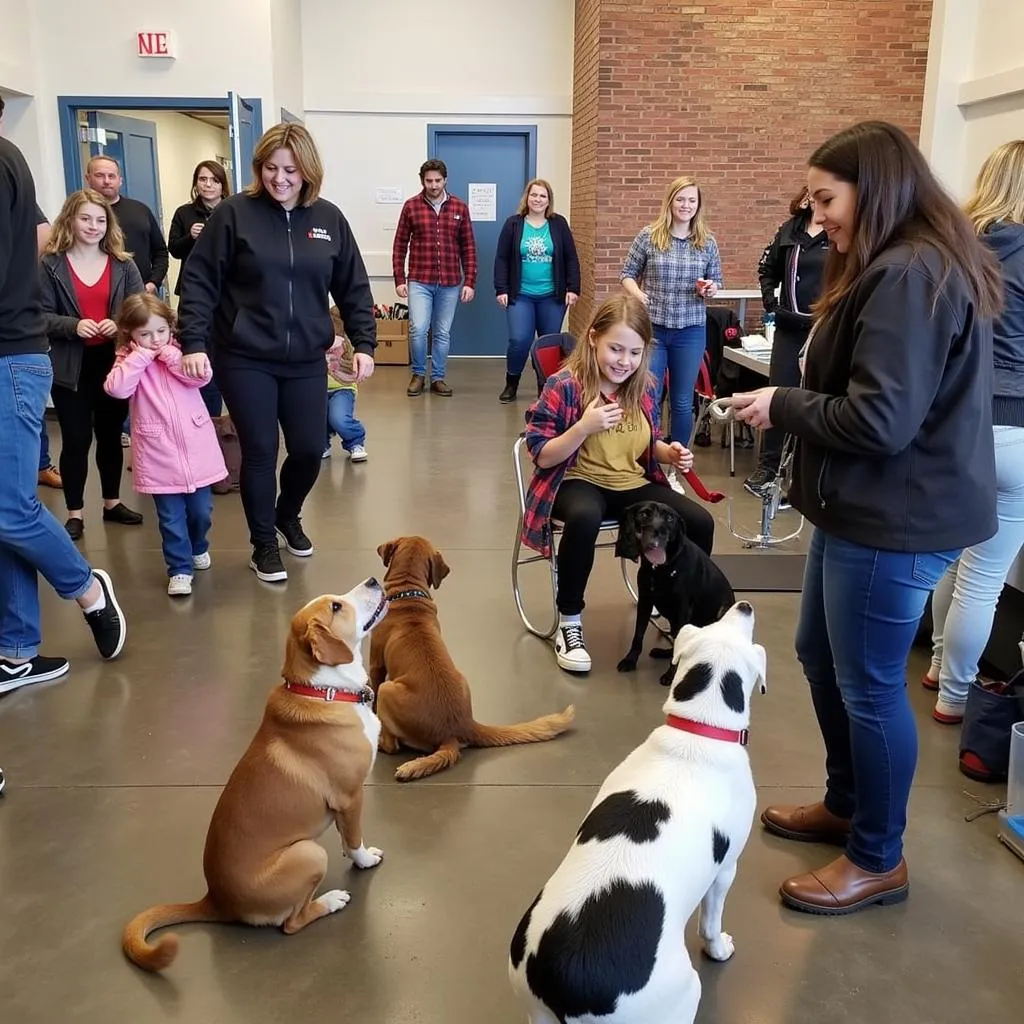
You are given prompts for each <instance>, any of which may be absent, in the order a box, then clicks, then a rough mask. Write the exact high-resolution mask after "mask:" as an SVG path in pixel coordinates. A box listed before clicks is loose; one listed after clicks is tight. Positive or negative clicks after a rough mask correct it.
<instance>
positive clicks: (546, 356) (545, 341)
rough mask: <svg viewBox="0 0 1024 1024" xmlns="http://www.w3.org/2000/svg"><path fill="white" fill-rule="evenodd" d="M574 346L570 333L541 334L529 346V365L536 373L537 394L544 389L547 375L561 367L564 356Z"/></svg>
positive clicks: (572, 336) (574, 340) (551, 374)
mask: <svg viewBox="0 0 1024 1024" xmlns="http://www.w3.org/2000/svg"><path fill="white" fill-rule="evenodd" d="M575 347H576V338H575V336H574V335H572V334H542V335H541V336H540V337H539V338H536V339H534V342H533V344H532V345H531V346H530V365H531V366H532V367H533V372H534V373H535V374H536V375H537V394H538V395H539V394H540V393H541V392H542V391H543V390H544V384H545V383H546V382H547V379H548V377H551V376H554V374H556V373H558V371H559V370H560V369H561V368H562V363H564V362H565V359H566V356H568V355H569V353H570V352H571V351H572V350H573V349H574V348H575Z"/></svg>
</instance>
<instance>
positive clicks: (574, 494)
mask: <svg viewBox="0 0 1024 1024" xmlns="http://www.w3.org/2000/svg"><path fill="white" fill-rule="evenodd" d="M638 501H661V502H664V503H665V504H666V505H670V506H671V507H672V508H673V509H675V511H676V512H677V513H678V514H679V516H680V518H681V519H682V520H683V523H684V524H685V526H686V535H687V536H688V537H689V538H690V540H692V541H693V542H694V544H696V545H697V546H698V547H699V548H701V550H703V551H705V552H707V554H709V555H710V554H711V546H712V544H713V543H714V539H715V520H714V518H713V517H712V516H711V514H710V513H709V512H708V511H706V510H705V509H703V508H701V507H700V505H698V504H697V503H696V502H695V501H691V500H690V499H689V498H687V497H686V496H685V495H683V494H679V493H678V492H676V491H673V490H672V488H671V487H668V486H666V485H665V484H654V483H647V484H644V485H643V486H642V487H636V488H634V489H633V490H629V491H610V490H608V489H606V488H604V487H597V486H595V485H594V484H591V483H587V481H586V480H565V481H563V482H562V485H561V487H559V488H558V493H557V494H556V495H555V504H554V507H553V509H552V511H551V516H552V518H553V519H558V520H560V521H561V522H562V523H563V524H564V530H563V532H562V537H561V540H560V541H559V544H558V563H557V564H558V594H557V595H556V604H557V605H558V611H559V612H560V613H561V614H562V615H579V613H580V612H582V611H583V607H584V603H583V592H584V591H585V590H586V588H587V580H588V579H589V578H590V570H591V569H592V568H593V567H594V545H595V544H596V543H597V535H598V532H599V529H600V526H601V522H602V521H603V520H605V519H621V517H622V513H623V512H624V511H625V510H626V509H627V508H629V506H630V505H633V504H635V503H636V502H638Z"/></svg>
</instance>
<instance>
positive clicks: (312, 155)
mask: <svg viewBox="0 0 1024 1024" xmlns="http://www.w3.org/2000/svg"><path fill="white" fill-rule="evenodd" d="M279 149H287V150H289V151H290V152H291V154H292V159H293V160H294V161H295V167H296V169H297V170H298V172H299V174H300V175H302V189H301V191H300V192H299V200H300V201H299V205H300V206H312V205H313V203H314V202H315V201H316V200H317V199H318V198H319V196H320V187H321V185H323V183H324V165H323V161H322V160H321V159H320V151H319V150H318V149H317V148H316V143H315V142H314V141H313V136H312V135H310V134H309V131H308V129H306V128H304V127H303V126H302V125H301V124H295V123H293V122H291V123H283V122H282V123H281V124H275V125H274V126H273V128H268V129H267V130H266V131H265V132H264V133H263V135H262V137H261V138H260V141H259V142H257V143H256V148H255V149H254V150H253V153H252V181H251V182H250V183H249V184H248V185H246V187H245V192H246V193H247V194H248V195H250V196H259V195H263V193H264V192H266V189H265V188H264V187H263V165H264V164H265V163H266V162H267V161H268V160H269V159H270V158H271V157H272V156H273V155H274V153H275V152H276V151H277V150H279Z"/></svg>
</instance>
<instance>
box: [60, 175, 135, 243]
mask: <svg viewBox="0 0 1024 1024" xmlns="http://www.w3.org/2000/svg"><path fill="white" fill-rule="evenodd" d="M104 159H107V158H106V157H104ZM89 203H91V204H92V205H93V206H99V207H102V209H103V211H104V213H106V215H107V233H106V234H105V235H104V236H103V237H102V238H101V239H100V249H101V251H103V252H105V253H106V254H107V255H108V256H110V257H112V258H113V259H115V260H117V261H118V262H120V263H127V262H128V260H130V259H131V258H132V254H131V253H130V252H126V251H125V247H124V233H123V232H122V231H121V227H120V225H119V224H118V223H117V217H115V216H114V208H113V207H112V206H111V205H110V200H109V199H107V197H106V196H101V195H100V194H99V192H95V191H93V190H92V189H91V188H80V189H79V190H78V191H77V192H72V193H71V195H69V196H68V197H67V199H65V200H64V205H63V206H62V207H61V208H60V213H58V214H57V216H56V217H54V218H53V231H52V232H51V234H50V240H49V242H47V243H46V249H45V251H46V252H47V253H64V252H67V251H68V249H70V248H71V246H73V245H74V244H75V232H74V229H73V225H74V223H75V218H76V217H77V216H78V211H79V210H81V209H82V207H83V206H86V205H88V204H89Z"/></svg>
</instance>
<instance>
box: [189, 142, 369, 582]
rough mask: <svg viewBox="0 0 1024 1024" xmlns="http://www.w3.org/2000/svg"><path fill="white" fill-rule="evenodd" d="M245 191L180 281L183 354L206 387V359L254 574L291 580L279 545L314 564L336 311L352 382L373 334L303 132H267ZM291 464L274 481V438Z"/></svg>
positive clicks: (226, 207) (215, 218) (226, 206)
mask: <svg viewBox="0 0 1024 1024" xmlns="http://www.w3.org/2000/svg"><path fill="white" fill-rule="evenodd" d="M252 166H253V181H252V184H250V185H249V186H248V187H247V188H246V189H245V190H244V191H243V192H241V193H239V194H237V195H234V196H231V197H230V198H229V199H225V200H224V201H223V202H222V203H221V204H220V205H219V206H218V207H217V209H216V210H215V211H214V212H213V215H212V216H211V217H210V219H209V221H207V223H206V227H204V228H203V230H202V232H201V234H200V235H199V238H198V239H197V240H196V244H195V247H194V248H193V250H192V254H191V255H190V256H189V258H188V260H187V262H186V263H185V266H184V269H183V278H182V286H181V305H180V306H179V307H178V315H179V318H180V322H181V328H180V335H179V336H180V339H181V350H182V352H183V353H184V354H185V356H184V358H183V359H182V366H183V368H184V369H185V372H186V373H188V374H190V375H194V376H196V377H199V376H201V375H202V374H203V373H204V372H205V370H206V366H207V355H206V347H207V345H209V346H210V347H211V349H212V350H213V352H214V362H215V364H216V367H217V384H218V385H219V387H220V389H221V391H223V392H224V398H225V400H226V401H227V405H228V409H229V410H230V413H231V419H232V422H233V423H234V426H235V430H236V431H237V433H238V442H239V445H240V447H241V449H242V469H241V478H240V483H241V492H242V506H243V508H244V509H245V518H246V520H247V522H248V524H249V538H250V541H251V543H252V546H253V553H252V559H251V560H250V562H249V566H250V568H251V569H252V570H253V571H254V572H255V573H256V575H257V576H258V577H259V578H260V579H261V580H264V581H267V582H278V581H281V580H286V579H287V578H288V573H287V572H286V571H285V567H284V563H283V562H282V561H281V553H280V549H279V547H278V540H277V537H278V535H280V536H281V537H282V538H283V539H284V542H285V545H286V546H287V548H288V550H289V551H290V552H291V553H292V554H293V555H298V556H300V557H305V556H308V555H311V554H313V545H312V543H311V542H310V540H309V538H308V537H307V536H306V534H305V532H304V531H303V529H302V523H301V519H300V517H301V514H302V503H303V502H304V501H305V500H306V495H307V494H309V492H310V490H311V489H312V487H313V484H314V483H316V478H317V475H318V474H319V472H320V456H321V455H322V453H323V449H324V436H325V432H326V430H327V384H326V381H327V360H326V358H325V356H326V352H327V350H328V349H329V348H330V347H331V346H332V345H333V344H334V325H333V324H332V323H331V317H330V313H329V307H330V304H331V303H330V300H331V298H333V299H334V302H335V304H336V305H337V307H338V309H339V310H340V312H341V316H342V319H343V320H344V323H345V328H346V331H347V333H348V336H349V338H350V339H351V341H352V345H353V347H354V349H355V356H354V358H353V370H354V371H355V378H356V382H358V381H363V380H365V379H366V378H367V377H369V376H370V375H371V374H372V373H373V350H374V348H375V346H376V344H377V327H376V323H375V321H374V318H373V297H372V295H371V293H370V282H369V278H368V277H367V276H366V267H365V266H364V265H363V260H362V257H361V256H360V254H359V249H358V247H357V246H356V242H355V239H354V238H353V236H352V230H351V228H350V227H349V225H348V221H346V220H345V218H344V217H343V216H342V213H341V211H340V210H339V209H338V208H337V207H336V206H335V205H334V204H333V203H329V202H327V200H326V199H321V198H320V186H321V184H322V183H323V176H324V171H323V164H322V163H321V162H320V154H319V152H318V151H317V148H316V143H315V142H314V141H313V138H312V136H311V135H310V134H309V132H308V131H307V130H306V129H305V128H304V127H303V126H302V125H299V124H279V125H275V126H274V127H273V128H270V129H269V130H268V131H267V132H266V133H265V134H264V135H263V137H262V138H261V139H260V141H259V142H258V143H257V145H256V149H255V151H254V152H253V157H252ZM279 424H280V431H281V432H282V433H283V434H284V443H285V448H286V449H287V451H288V457H287V458H286V459H285V461H284V465H283V466H282V467H281V481H280V493H278V481H277V452H278V430H279V426H278V425H279Z"/></svg>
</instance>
